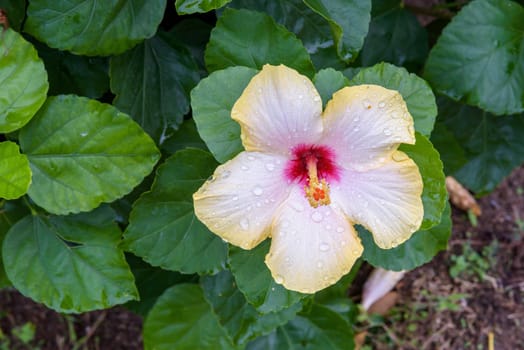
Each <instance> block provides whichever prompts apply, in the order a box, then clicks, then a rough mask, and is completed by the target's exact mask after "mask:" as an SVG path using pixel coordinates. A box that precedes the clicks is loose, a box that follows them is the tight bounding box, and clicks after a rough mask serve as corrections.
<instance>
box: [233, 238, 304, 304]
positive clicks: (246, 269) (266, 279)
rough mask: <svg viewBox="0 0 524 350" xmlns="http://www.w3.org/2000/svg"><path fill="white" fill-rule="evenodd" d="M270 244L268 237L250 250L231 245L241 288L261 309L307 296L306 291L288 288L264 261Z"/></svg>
mask: <svg viewBox="0 0 524 350" xmlns="http://www.w3.org/2000/svg"><path fill="white" fill-rule="evenodd" d="M269 245H270V242H269V240H266V241H265V242H263V243H261V244H259V245H258V246H257V247H256V248H254V249H251V250H243V249H240V248H236V247H233V246H231V247H230V248H229V264H230V266H231V272H232V273H233V275H234V277H235V281H236V284H237V286H238V289H240V291H241V292H242V293H243V294H244V296H245V297H246V299H247V301H248V302H249V303H250V304H252V305H253V306H255V307H256V308H257V310H258V311H259V312H262V313H267V312H274V311H279V310H281V309H284V308H288V307H290V306H291V305H293V304H295V303H297V302H298V301H299V300H300V299H302V298H303V297H304V294H301V293H298V292H294V291H290V290H287V289H286V288H284V287H283V286H282V285H281V284H277V283H276V282H275V281H274V280H273V278H272V277H271V272H270V271H269V269H268V268H267V266H266V264H265V263H264V258H265V256H266V254H267V252H268V251H269Z"/></svg>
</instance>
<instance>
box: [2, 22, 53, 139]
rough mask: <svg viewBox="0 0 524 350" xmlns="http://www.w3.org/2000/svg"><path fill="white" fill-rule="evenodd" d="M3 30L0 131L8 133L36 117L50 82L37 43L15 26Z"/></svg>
mask: <svg viewBox="0 0 524 350" xmlns="http://www.w3.org/2000/svg"><path fill="white" fill-rule="evenodd" d="M0 31H1V34H0V35H1V36H2V38H1V40H0V41H1V45H0V86H1V87H2V88H1V89H0V133H8V132H11V131H14V130H16V129H19V128H21V127H22V126H24V125H25V124H26V123H27V122H28V121H29V120H30V119H31V118H32V117H33V115H34V114H35V113H36V111H38V109H39V108H40V107H41V106H42V104H43V103H44V101H45V98H46V94H47V89H48V88H49V84H48V82H47V73H46V71H45V68H44V63H43V62H42V60H41V59H40V58H38V54H37V52H36V50H35V48H34V47H33V45H31V44H30V43H28V42H27V41H26V40H25V39H24V38H23V37H22V36H21V35H20V34H18V33H17V32H15V31H13V30H12V29H7V30H5V29H3V28H0Z"/></svg>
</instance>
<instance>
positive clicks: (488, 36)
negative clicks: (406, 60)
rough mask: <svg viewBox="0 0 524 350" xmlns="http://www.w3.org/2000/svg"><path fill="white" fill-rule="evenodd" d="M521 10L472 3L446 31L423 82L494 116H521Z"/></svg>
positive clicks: (486, 0)
mask: <svg viewBox="0 0 524 350" xmlns="http://www.w3.org/2000/svg"><path fill="white" fill-rule="evenodd" d="M523 32H524V8H523V7H522V6H520V5H518V4H517V3H515V2H513V1H507V0H477V1H472V2H471V3H470V4H468V5H467V6H465V7H464V8H463V9H462V10H461V11H460V12H459V14H458V15H457V16H455V17H454V18H453V20H452V21H451V23H450V24H449V25H448V26H446V28H445V29H444V31H443V32H442V35H441V36H440V37H439V39H438V41H437V43H436V44H435V46H434V47H433V49H432V50H431V52H430V54H429V58H428V60H427V62H426V67H425V72H424V73H425V74H424V77H425V78H426V79H427V80H428V81H429V82H430V83H431V84H432V86H433V87H434V88H435V89H436V90H437V91H439V92H441V93H443V94H445V95H447V96H448V97H451V98H453V99H454V100H462V101H465V102H466V103H468V104H471V105H474V106H477V107H480V108H482V109H484V110H486V111H488V112H491V113H494V114H513V113H519V112H522V111H524V60H523V59H522V52H523V51H524V36H523V35H522V33H523Z"/></svg>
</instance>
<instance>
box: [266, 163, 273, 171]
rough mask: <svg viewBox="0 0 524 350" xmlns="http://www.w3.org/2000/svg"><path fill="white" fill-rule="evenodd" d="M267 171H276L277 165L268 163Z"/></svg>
mask: <svg viewBox="0 0 524 350" xmlns="http://www.w3.org/2000/svg"><path fill="white" fill-rule="evenodd" d="M266 170H267V171H273V170H275V164H273V163H266Z"/></svg>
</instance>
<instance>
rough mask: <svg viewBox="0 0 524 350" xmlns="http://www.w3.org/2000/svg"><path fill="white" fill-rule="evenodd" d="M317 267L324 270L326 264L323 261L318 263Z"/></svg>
mask: <svg viewBox="0 0 524 350" xmlns="http://www.w3.org/2000/svg"><path fill="white" fill-rule="evenodd" d="M317 267H318V268H319V269H321V268H323V267H324V263H323V262H322V261H318V262H317Z"/></svg>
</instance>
